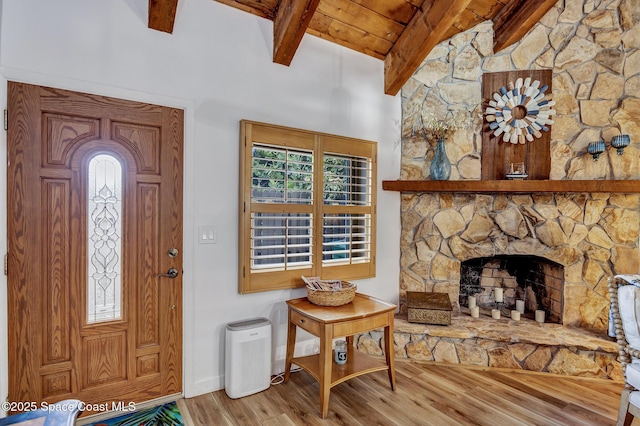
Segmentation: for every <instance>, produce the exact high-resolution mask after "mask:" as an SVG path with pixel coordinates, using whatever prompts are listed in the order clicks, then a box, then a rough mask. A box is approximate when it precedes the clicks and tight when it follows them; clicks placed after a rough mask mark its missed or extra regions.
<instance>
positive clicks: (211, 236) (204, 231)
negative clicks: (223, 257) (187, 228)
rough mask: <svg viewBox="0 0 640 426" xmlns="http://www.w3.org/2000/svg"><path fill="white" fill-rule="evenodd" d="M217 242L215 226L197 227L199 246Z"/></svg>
mask: <svg viewBox="0 0 640 426" xmlns="http://www.w3.org/2000/svg"><path fill="white" fill-rule="evenodd" d="M217 240H218V232H217V230H216V227H215V226H199V227H198V243H199V244H216V242H217Z"/></svg>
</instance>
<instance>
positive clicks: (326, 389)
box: [319, 325, 333, 419]
mask: <svg viewBox="0 0 640 426" xmlns="http://www.w3.org/2000/svg"><path fill="white" fill-rule="evenodd" d="M332 341H333V328H332V326H331V325H325V326H323V327H322V330H321V332H320V359H319V362H320V374H319V382H320V417H321V418H323V419H325V418H326V417H327V414H329V396H330V393H331V369H332V367H333V366H332V362H333V357H332V355H333V354H332V348H331V345H332Z"/></svg>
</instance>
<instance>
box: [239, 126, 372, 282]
mask: <svg viewBox="0 0 640 426" xmlns="http://www.w3.org/2000/svg"><path fill="white" fill-rule="evenodd" d="M254 144H260V145H271V146H274V147H277V148H280V147H281V148H289V149H300V150H306V151H310V152H312V153H313V158H314V160H313V161H314V163H313V164H314V167H313V176H314V177H313V202H312V203H311V204H286V205H285V204H278V203H252V198H251V194H252V149H253V146H254ZM325 153H326V154H329V155H332V156H334V155H337V156H346V157H362V158H367V159H369V161H370V171H369V181H368V182H369V187H370V193H369V197H370V198H369V199H370V202H369V204H368V205H364V206H363V205H332V204H325V202H324V201H323V190H324V181H323V178H324V176H323V165H324V154H325ZM239 187H240V194H239V206H238V207H239V208H238V212H239V220H238V231H239V244H238V246H239V257H238V265H239V274H238V276H239V279H238V291H239V292H240V293H242V294H245V293H256V292H262V291H270V290H282V289H291V288H297V287H302V286H304V282H303V281H302V278H301V276H302V275H304V276H317V277H320V278H322V279H343V280H356V279H363V278H371V277H374V276H375V272H376V269H375V264H376V222H377V221H376V192H377V143H376V142H371V141H367V140H362V139H355V138H348V137H343V136H336V135H330V134H325V133H318V132H312V131H308V130H301V129H294V128H289V127H283V126H277V125H272V124H266V123H259V122H254V121H249V120H241V121H240V185H239ZM265 211H266V212H283V213H289V212H297V213H306V212H309V213H311V214H312V223H313V225H312V236H311V237H312V246H311V249H312V256H311V259H312V261H311V265H310V267H308V268H300V269H291V270H278V271H267V272H264V271H252V269H251V243H252V239H251V238H252V231H251V215H252V213H254V212H265ZM325 214H358V215H367V216H368V218H369V220H370V232H369V235H368V236H369V242H368V246H369V247H370V251H369V257H368V260H365V261H362V260H360V261H358V262H356V261H355V260H357V259H358V258H354V257H353V256H350V257H349V259H350V260H349V262H350V263H348V264H344V263H343V264H338V265H329V264H325V265H323V262H322V250H323V246H322V243H323V235H322V232H323V218H324V215H325Z"/></svg>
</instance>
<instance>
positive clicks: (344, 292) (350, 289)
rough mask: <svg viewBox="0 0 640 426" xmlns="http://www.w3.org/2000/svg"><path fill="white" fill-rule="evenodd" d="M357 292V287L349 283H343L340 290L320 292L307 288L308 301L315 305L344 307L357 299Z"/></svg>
mask: <svg viewBox="0 0 640 426" xmlns="http://www.w3.org/2000/svg"><path fill="white" fill-rule="evenodd" d="M356 290H357V287H356V285H355V284H352V283H350V282H347V281H342V289H340V290H318V289H313V288H309V287H308V286H307V299H309V301H310V302H311V303H313V304H314V305H320V306H342V305H346V304H347V303H350V302H351V301H352V300H353V298H354V297H356Z"/></svg>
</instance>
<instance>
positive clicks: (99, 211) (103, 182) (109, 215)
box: [87, 154, 122, 324]
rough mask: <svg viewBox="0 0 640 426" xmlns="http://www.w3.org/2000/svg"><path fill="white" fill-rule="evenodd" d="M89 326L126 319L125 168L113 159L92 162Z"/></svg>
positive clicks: (88, 288)
mask: <svg viewBox="0 0 640 426" xmlns="http://www.w3.org/2000/svg"><path fill="white" fill-rule="evenodd" d="M87 186H88V196H87V199H88V206H87V227H88V241H87V243H88V259H87V269H88V273H89V276H88V277H87V323H88V324H92V323H96V322H101V321H110V320H117V319H120V318H122V313H121V293H122V283H121V279H122V262H121V261H120V260H121V258H122V239H121V236H122V165H121V164H120V162H119V161H118V159H117V158H115V157H112V156H111V155H106V154H102V155H96V156H95V157H93V158H92V159H91V161H90V162H89V180H88V185H87Z"/></svg>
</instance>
